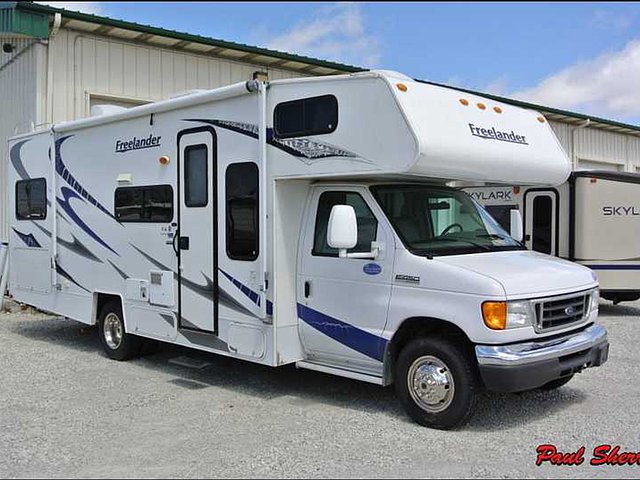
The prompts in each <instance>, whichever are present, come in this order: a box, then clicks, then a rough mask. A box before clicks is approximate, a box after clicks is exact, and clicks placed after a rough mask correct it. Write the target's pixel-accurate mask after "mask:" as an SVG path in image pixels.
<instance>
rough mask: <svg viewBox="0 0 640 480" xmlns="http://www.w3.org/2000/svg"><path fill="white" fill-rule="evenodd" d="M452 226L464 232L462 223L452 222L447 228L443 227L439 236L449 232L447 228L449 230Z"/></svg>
mask: <svg viewBox="0 0 640 480" xmlns="http://www.w3.org/2000/svg"><path fill="white" fill-rule="evenodd" d="M453 227H458V228H459V229H460V231H461V232H464V228H462V225H460V224H459V223H452V224H451V225H449V226H448V227H447V228H445V229H444V230H443V231H442V233H441V234H440V235H439V236H440V237H442V236H444V235H446V234H447V233H449V230H451V229H452V228H453Z"/></svg>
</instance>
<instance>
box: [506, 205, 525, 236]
mask: <svg viewBox="0 0 640 480" xmlns="http://www.w3.org/2000/svg"><path fill="white" fill-rule="evenodd" d="M510 230H511V231H510V232H509V234H510V235H511V237H512V238H513V239H514V240H517V241H518V242H521V241H522V238H523V237H524V231H523V228H522V215H521V214H520V210H515V209H514V210H511V229H510Z"/></svg>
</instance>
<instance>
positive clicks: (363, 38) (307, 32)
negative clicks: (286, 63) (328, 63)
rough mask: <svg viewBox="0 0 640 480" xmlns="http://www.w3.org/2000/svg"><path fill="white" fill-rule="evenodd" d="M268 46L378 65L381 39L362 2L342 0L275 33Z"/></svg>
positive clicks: (357, 63)
mask: <svg viewBox="0 0 640 480" xmlns="http://www.w3.org/2000/svg"><path fill="white" fill-rule="evenodd" d="M266 46H267V47H268V48H272V49H275V50H281V51H285V52H290V53H297V54H300V55H307V56H312V57H318V58H322V59H326V60H333V61H337V62H345V63H351V64H355V65H362V66H365V67H375V66H377V65H378V63H379V62H380V58H381V56H382V53H381V47H380V43H379V41H378V40H377V39H376V38H375V37H374V36H372V35H370V34H369V33H367V31H366V29H365V25H364V16H363V14H362V11H361V8H360V5H357V4H350V3H341V4H337V5H333V6H330V7H325V8H321V9H319V10H318V11H317V12H316V14H315V15H314V16H313V18H311V19H310V20H308V21H304V22H300V23H298V24H296V25H295V26H294V27H292V28H291V29H290V30H288V31H287V32H285V33H282V34H279V35H275V36H272V38H271V39H270V40H268V41H267V42H266Z"/></svg>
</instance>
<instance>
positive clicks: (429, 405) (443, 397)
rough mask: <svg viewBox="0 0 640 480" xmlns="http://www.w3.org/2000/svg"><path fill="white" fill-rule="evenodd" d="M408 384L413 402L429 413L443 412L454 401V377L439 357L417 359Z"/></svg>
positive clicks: (408, 378)
mask: <svg viewBox="0 0 640 480" xmlns="http://www.w3.org/2000/svg"><path fill="white" fill-rule="evenodd" d="M407 384H408V387H409V393H410V394H411V398H413V401H414V402H416V404H417V405H418V406H419V407H420V408H422V409H423V410H425V411H427V412H429V413H439V412H442V411H444V410H446V409H447V408H448V407H449V405H451V402H452V401H453V395H454V391H455V383H454V381H453V376H452V375H451V371H450V370H449V367H448V366H447V364H446V363H444V362H443V361H442V360H440V359H439V358H437V357H434V356H431V355H425V356H423V357H420V358H418V359H416V360H415V361H414V362H413V364H411V367H410V368H409V374H408V375H407Z"/></svg>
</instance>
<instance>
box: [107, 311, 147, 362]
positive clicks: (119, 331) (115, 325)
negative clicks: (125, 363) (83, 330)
mask: <svg viewBox="0 0 640 480" xmlns="http://www.w3.org/2000/svg"><path fill="white" fill-rule="evenodd" d="M98 334H99V335H100V343H101V344H102V348H103V349H104V351H105V353H106V354H107V356H108V357H109V358H113V359H114V360H128V359H130V358H132V357H135V356H136V355H138V354H139V353H140V346H141V339H140V338H139V337H136V336H135V335H132V334H130V333H127V332H126V331H125V328H124V317H123V315H122V308H121V307H120V303H118V302H109V303H107V304H105V306H104V307H103V308H102V310H101V311H100V318H99V320H98Z"/></svg>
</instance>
